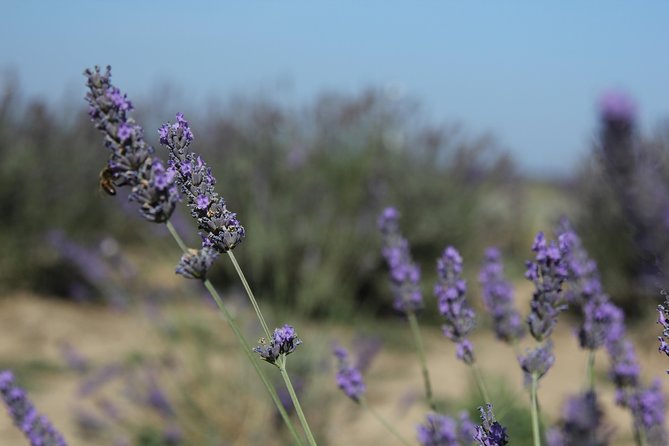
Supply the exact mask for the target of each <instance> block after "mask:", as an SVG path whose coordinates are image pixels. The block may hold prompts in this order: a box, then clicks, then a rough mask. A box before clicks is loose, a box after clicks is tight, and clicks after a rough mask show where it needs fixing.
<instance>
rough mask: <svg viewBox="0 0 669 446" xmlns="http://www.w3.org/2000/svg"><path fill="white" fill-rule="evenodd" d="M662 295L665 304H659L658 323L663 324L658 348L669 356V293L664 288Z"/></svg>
mask: <svg viewBox="0 0 669 446" xmlns="http://www.w3.org/2000/svg"><path fill="white" fill-rule="evenodd" d="M662 295H663V296H664V305H658V306H657V313H658V315H657V323H658V324H660V325H661V326H662V336H658V337H657V339H658V340H659V341H660V348H659V349H658V350H659V351H661V352H664V353H665V354H666V355H667V356H669V344H667V340H669V293H667V291H666V290H662ZM667 373H669V370H667Z"/></svg>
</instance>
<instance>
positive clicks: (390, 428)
mask: <svg viewBox="0 0 669 446" xmlns="http://www.w3.org/2000/svg"><path fill="white" fill-rule="evenodd" d="M360 405H361V406H362V407H364V408H365V409H366V410H367V411H369V413H371V414H372V415H373V416H374V418H376V420H377V421H378V422H379V423H381V424H382V425H383V426H384V427H385V428H386V429H388V431H389V432H390V433H391V434H393V435H394V436H395V438H397V439H398V440H399V441H400V443H402V444H403V445H405V446H410V443H409V442H408V441H407V440H406V439H405V438H404V437H402V436H401V435H400V433H399V432H397V431H396V430H395V428H394V427H393V426H392V424H390V423H388V421H386V419H385V418H383V417H382V416H381V414H379V413H378V412H377V411H375V410H374V409H372V408H371V407H369V406H368V405H367V401H366V400H365V398H360Z"/></svg>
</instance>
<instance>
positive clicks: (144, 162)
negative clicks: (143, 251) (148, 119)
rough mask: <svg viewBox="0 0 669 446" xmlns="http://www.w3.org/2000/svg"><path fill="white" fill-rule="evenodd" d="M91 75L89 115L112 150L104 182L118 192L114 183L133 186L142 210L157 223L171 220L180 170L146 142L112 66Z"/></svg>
mask: <svg viewBox="0 0 669 446" xmlns="http://www.w3.org/2000/svg"><path fill="white" fill-rule="evenodd" d="M84 75H85V76H86V78H87V85H88V89H89V91H88V93H87V94H86V100H87V101H88V104H89V108H88V115H89V116H90V118H91V120H92V121H93V122H94V123H95V127H96V128H97V129H98V130H100V131H101V132H102V133H103V134H104V135H105V146H106V147H107V148H108V149H109V150H110V155H109V161H108V163H107V167H106V168H105V169H103V170H102V172H101V173H100V181H101V182H100V184H101V185H103V184H104V188H105V190H107V191H108V192H109V193H112V194H113V193H115V189H114V186H119V187H120V186H130V187H131V188H132V190H131V192H130V195H129V197H128V198H129V199H130V200H131V201H136V202H138V203H139V204H140V213H141V214H142V216H143V217H144V218H146V219H147V220H149V221H152V222H155V223H164V222H166V221H167V220H169V218H170V216H171V215H172V212H173V211H174V208H175V206H176V204H177V201H178V200H179V193H178V191H177V188H176V186H175V184H174V179H175V175H176V172H175V171H174V170H173V169H171V168H167V169H166V168H165V167H164V166H163V164H162V162H161V161H160V160H159V159H157V158H155V155H154V150H153V147H151V146H149V145H148V144H147V143H146V142H145V141H144V131H143V130H142V128H141V127H140V126H139V125H137V124H136V123H135V120H134V119H133V118H131V117H129V116H128V113H129V112H130V111H131V110H132V108H133V107H132V103H131V102H130V101H129V100H128V99H127V97H126V95H124V94H122V93H121V91H120V90H119V89H118V88H116V87H114V86H113V85H112V84H111V67H109V66H108V67H107V70H106V71H105V72H104V73H101V72H100V67H97V66H96V67H95V70H90V69H87V70H86V71H84Z"/></svg>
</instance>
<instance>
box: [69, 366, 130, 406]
mask: <svg viewBox="0 0 669 446" xmlns="http://www.w3.org/2000/svg"><path fill="white" fill-rule="evenodd" d="M122 373H123V367H122V366H121V365H119V364H109V365H106V366H104V367H103V368H101V369H100V370H98V371H96V372H95V373H93V374H92V375H90V376H88V377H87V378H86V379H85V380H84V381H82V382H81V383H80V385H79V389H78V395H79V397H82V398H83V397H86V396H88V395H90V394H92V393H93V392H95V391H96V390H98V389H99V388H100V387H102V386H103V385H105V384H106V383H107V382H109V381H111V380H112V379H114V378H116V377H118V376H120V375H121V374H122Z"/></svg>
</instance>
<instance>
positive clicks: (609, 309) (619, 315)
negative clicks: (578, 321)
mask: <svg viewBox="0 0 669 446" xmlns="http://www.w3.org/2000/svg"><path fill="white" fill-rule="evenodd" d="M624 331H625V329H624V316H623V312H622V310H621V309H620V308H618V307H617V306H615V305H614V304H613V303H611V302H609V301H608V299H600V298H595V299H593V300H591V301H589V302H587V303H586V304H585V305H584V306H583V324H582V325H581V327H580V328H579V330H578V339H579V342H580V344H581V347H582V348H586V349H590V350H595V349H597V348H599V347H601V346H603V345H606V344H610V343H615V342H616V340H617V339H620V338H621V337H622V336H623V335H624Z"/></svg>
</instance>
